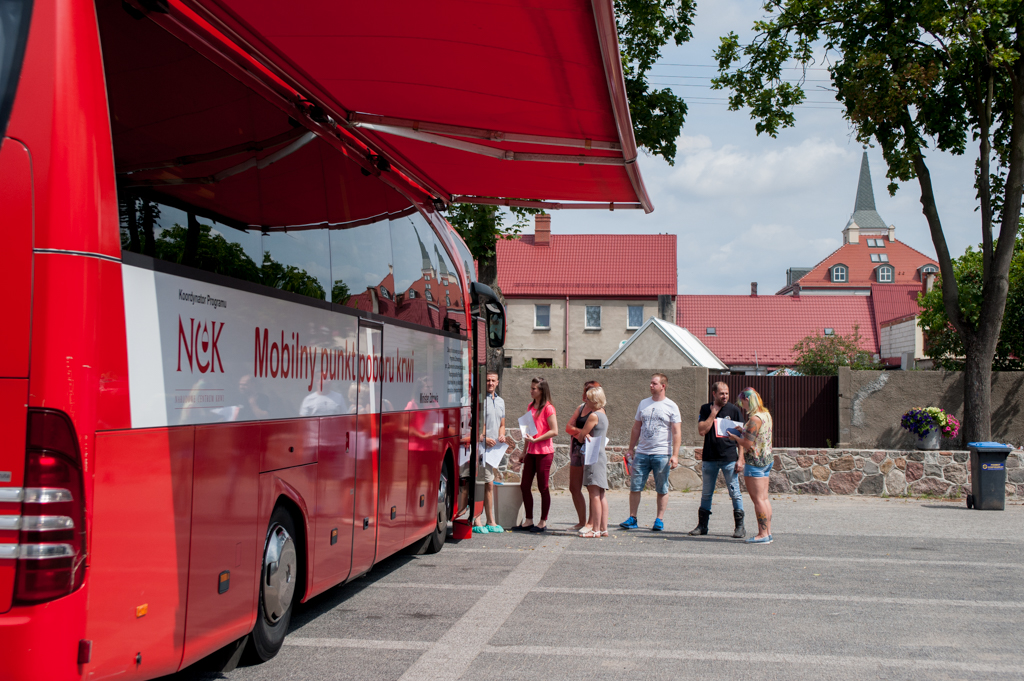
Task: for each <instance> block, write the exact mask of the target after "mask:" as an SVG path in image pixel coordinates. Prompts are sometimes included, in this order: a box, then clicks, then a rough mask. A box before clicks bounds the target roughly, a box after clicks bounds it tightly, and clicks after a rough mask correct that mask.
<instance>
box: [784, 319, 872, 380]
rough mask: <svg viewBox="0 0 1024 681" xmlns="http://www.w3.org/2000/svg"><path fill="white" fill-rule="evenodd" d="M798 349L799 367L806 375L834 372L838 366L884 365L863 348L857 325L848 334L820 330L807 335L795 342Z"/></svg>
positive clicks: (854, 367) (826, 374)
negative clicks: (827, 332) (824, 332)
mask: <svg viewBox="0 0 1024 681" xmlns="http://www.w3.org/2000/svg"><path fill="white" fill-rule="evenodd" d="M793 352H795V353H796V356H797V357H796V370H797V371H799V372H800V373H802V374H804V375H805V376H835V375H836V374H838V373H839V367H850V368H851V369H881V368H882V367H881V365H880V364H879V363H878V362H875V360H874V358H873V357H872V355H871V353H870V352H868V351H867V350H864V349H863V348H861V337H860V330H859V326H858V325H856V324H855V325H854V327H853V333H852V334H850V335H849V336H841V335H839V334H832V335H830V336H822V335H821V334H820V333H819V334H815V335H813V336H807V337H806V338H804V339H803V340H800V341H798V342H797V344H796V345H794V346H793Z"/></svg>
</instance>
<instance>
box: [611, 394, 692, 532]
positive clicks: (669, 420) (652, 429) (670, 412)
mask: <svg viewBox="0 0 1024 681" xmlns="http://www.w3.org/2000/svg"><path fill="white" fill-rule="evenodd" d="M667 387H668V376H666V375H665V374H654V375H653V376H651V396H650V397H648V398H646V399H644V400H643V401H641V402H640V406H639V407H637V410H636V419H635V420H634V421H633V432H632V433H630V436H629V449H628V450H627V451H626V457H627V458H628V459H629V460H630V461H629V467H630V469H631V473H632V475H631V476H630V482H629V519H628V520H626V521H625V522H622V523H619V527H621V528H623V529H627V530H632V529H636V528H637V527H638V526H637V522H636V512H637V509H638V508H640V494H641V492H642V491H643V489H644V485H646V484H647V477H648V476H649V475H650V474H651V473H654V488H655V491H657V493H658V517H657V518H655V520H654V526H653V527H652V528H651V529H652V530H654V531H655V532H660V531H661V530H663V529H665V523H664V522H663V521H662V516H663V515H664V514H665V509H666V508H668V474H669V471H671V470H672V469H674V468H676V467H677V466H678V465H679V444H680V442H681V441H682V426H681V425H680V424H681V423H682V421H683V418H682V416H681V415H680V413H679V407H677V406H676V403H675V402H673V401H672V400H670V399H668V397H667V396H666V395H665V389H666V388H667ZM634 452H635V454H634Z"/></svg>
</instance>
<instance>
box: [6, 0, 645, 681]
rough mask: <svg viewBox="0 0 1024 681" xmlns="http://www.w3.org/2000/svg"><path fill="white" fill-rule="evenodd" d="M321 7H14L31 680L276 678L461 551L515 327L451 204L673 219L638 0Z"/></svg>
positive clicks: (20, 613)
mask: <svg viewBox="0 0 1024 681" xmlns="http://www.w3.org/2000/svg"><path fill="white" fill-rule="evenodd" d="M299 5H301V6H299ZM299 5H296V4H295V3H273V2H267V1H263V0H125V1H121V0H96V1H95V2H93V0H0V142H2V144H0V224H2V226H3V229H2V232H0V234H2V235H3V238H4V242H3V245H4V251H3V256H4V268H5V272H6V274H7V277H6V282H7V283H6V287H5V290H4V295H3V296H0V318H2V319H3V321H4V328H3V333H0V642H2V646H3V650H4V652H5V659H4V662H3V664H2V667H0V669H2V670H3V671H2V672H0V676H2V677H3V678H4V679H16V680H20V679H82V678H89V679H93V678H96V679H99V678H108V677H114V676H117V677H119V678H153V677H156V676H161V675H164V674H167V673H171V672H174V671H176V670H178V669H181V668H183V667H186V666H188V665H191V664H193V663H194V662H196V661H198V660H200V659H202V658H204V657H207V656H210V655H211V654H213V653H219V655H220V656H221V657H222V658H223V660H225V664H227V665H230V664H232V663H233V662H234V661H235V660H237V657H238V655H241V654H246V655H249V656H251V657H253V658H255V659H257V660H259V659H264V660H265V659H268V658H270V657H272V656H273V655H274V654H275V653H276V652H277V650H278V649H279V647H280V646H281V645H282V641H283V639H284V636H285V633H286V632H287V629H288V624H289V619H290V616H291V613H292V610H293V608H294V606H295V604H296V603H297V602H299V601H303V600H306V599H309V598H311V597H313V596H315V595H317V594H319V593H322V592H323V591H325V590H326V589H328V588H330V587H332V586H334V585H337V584H340V583H342V582H344V581H346V580H349V579H353V578H355V577H357V576H359V575H361V574H363V573H365V572H366V571H367V570H369V569H370V568H371V567H372V566H373V565H374V564H375V563H377V562H379V561H380V560H382V559H383V558H385V557H386V556H388V555H391V554H394V553H395V552H397V551H400V550H403V549H407V550H409V551H413V552H432V551H437V550H439V549H440V548H441V547H442V545H443V544H444V541H445V537H446V529H447V528H448V526H449V523H450V522H451V521H452V519H453V518H456V516H457V513H458V512H459V511H460V510H462V509H460V508H458V507H459V505H460V503H465V505H466V506H469V505H471V504H472V503H473V501H472V487H473V485H470V484H467V483H468V482H469V481H470V480H472V477H473V474H474V465H475V464H474V462H475V458H474V457H472V456H471V455H470V452H471V451H472V448H471V447H470V446H469V445H470V443H471V442H474V441H475V440H476V438H477V433H476V432H475V429H476V423H475V421H476V420H475V418H474V415H475V413H476V409H477V406H476V404H477V403H476V400H478V399H479V398H480V397H482V395H481V394H480V393H481V390H480V386H481V385H482V384H483V380H481V379H482V376H481V372H482V369H483V366H484V359H485V355H486V352H485V349H486V346H487V345H492V346H500V345H501V344H502V343H503V337H504V310H503V309H502V307H501V305H500V303H499V302H498V300H497V299H496V298H495V294H494V292H493V291H491V290H490V289H488V288H487V287H486V286H482V285H480V284H479V283H477V282H476V281H475V275H474V265H473V261H472V257H471V255H470V253H469V250H468V249H467V247H466V245H465V243H463V242H462V241H461V240H460V239H459V237H458V236H457V235H456V234H455V233H454V231H453V230H452V228H451V227H450V225H448V224H447V223H446V222H445V220H444V219H443V218H442V217H441V215H440V214H439V210H441V209H443V207H444V206H445V205H446V204H448V203H451V202H454V201H457V200H458V201H462V202H465V203H478V204H495V203H498V204H506V205H509V204H510V205H527V206H536V207H540V208H569V207H573V208H595V207H596V208H603V209H623V208H625V209H643V210H645V211H650V210H651V209H652V208H651V205H650V201H649V199H648V198H647V196H646V193H645V191H644V189H643V183H642V181H641V179H640V175H639V171H638V169H637V166H636V163H635V161H636V156H637V152H636V146H635V142H634V140H633V137H632V125H631V123H630V120H629V110H628V104H627V102H626V99H625V84H624V80H623V76H622V70H621V62H620V58H619V50H618V44H617V42H616V28H615V17H614V13H613V11H612V3H611V0H567V2H565V3H564V4H563V5H559V6H557V7H552V8H550V9H549V8H545V7H539V6H536V5H535V4H533V3H526V2H523V3H520V4H518V5H516V4H515V3H513V4H500V5H486V4H480V5H479V6H478V7H477V8H475V9H474V11H473V12H466V11H465V8H464V7H463V6H462V5H459V6H458V7H453V6H447V5H446V7H447V9H445V8H440V9H438V8H434V7H425V6H424V5H423V4H422V3H416V2H411V1H405V0H400V1H399V2H396V3H390V4H388V5H384V6H377V5H372V4H371V3H347V4H346V3H324V2H318V1H316V0H305V1H303V2H300V3H299ZM382 8H383V9H382ZM375 22H376V23H375ZM385 22H392V23H388V24H387V25H386V26H385ZM495 25H501V26H502V27H503V30H502V31H500V32H498V33H495V31H494V30H493V28H492V27H493V26H495ZM553 36H557V40H555V39H552V37H553ZM425 40H434V41H435V42H434V43H430V44H432V45H435V46H439V48H438V49H420V48H419V47H417V46H420V45H428V43H425V42H423V41H425ZM499 43H500V44H499ZM562 55H570V56H566V57H563V56H562ZM527 71H529V73H531V74H533V75H534V76H535V77H534V78H533V79H532V80H529V81H527V80H526V79H524V74H526V73H527ZM439 82H440V83H443V84H444V85H443V87H442V86H439V85H438V83H439ZM516 87H518V88H519V90H518V91H515V92H513V91H512V89H511V88H516ZM342 100H350V101H351V102H353V104H351V105H348V104H342V103H341V102H342ZM431 112H433V113H432V114H431ZM420 113H424V114H431V115H430V116H422V117H419V116H418V114H420ZM421 118H424V119H426V120H427V121H430V120H433V121H434V122H433V123H430V122H423V121H422V120H421ZM439 119H440V122H439ZM474 123H494V124H496V125H497V124H500V125H503V126H505V127H504V128H501V129H494V128H483V127H473V125H472V124H474ZM474 140H475V141H474ZM567 149H568V152H567ZM534 152H536V153H534ZM517 161H525V163H517ZM510 197H519V198H510ZM544 197H547V198H544ZM548 199H558V201H552V200H548ZM562 201H572V202H574V203H562ZM467 488H468V489H467ZM460 490H466V491H467V492H468V493H465V494H460ZM463 498H466V499H467V501H466V502H462V499H463Z"/></svg>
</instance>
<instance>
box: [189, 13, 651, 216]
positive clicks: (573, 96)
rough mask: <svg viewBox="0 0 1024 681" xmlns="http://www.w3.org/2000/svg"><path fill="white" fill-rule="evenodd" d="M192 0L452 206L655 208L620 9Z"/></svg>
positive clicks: (343, 127)
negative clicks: (637, 136)
mask: <svg viewBox="0 0 1024 681" xmlns="http://www.w3.org/2000/svg"><path fill="white" fill-rule="evenodd" d="M182 1H183V2H184V4H185V6H187V7H188V8H190V9H191V10H194V11H195V12H196V14H197V15H198V17H196V18H197V19H199V20H200V21H201V22H202V23H205V22H209V24H210V25H212V27H213V28H214V29H216V30H217V31H219V32H222V33H223V34H225V35H227V36H228V37H229V38H230V40H231V41H233V42H234V43H236V44H237V45H239V46H240V47H241V48H242V50H244V51H245V52H246V53H247V54H248V55H249V56H251V57H252V58H254V59H255V60H256V61H258V62H259V63H260V64H262V65H263V66H265V67H266V70H267V71H268V74H257V75H256V77H257V78H260V79H262V80H265V81H269V80H277V79H279V81H278V83H279V84H282V85H286V86H287V87H289V88H293V89H294V90H295V91H296V92H297V93H298V95H299V96H300V97H301V98H302V99H303V101H304V103H306V104H307V105H308V108H309V109H310V110H311V111H313V112H315V116H316V117H317V118H318V120H321V121H326V122H327V125H328V126H336V127H337V129H338V137H339V138H340V139H341V140H342V141H343V142H345V141H346V140H349V141H350V140H353V139H354V140H358V142H357V143H356V144H357V145H358V143H362V144H365V145H366V147H368V148H369V151H371V152H374V153H377V154H379V155H381V156H382V157H383V158H385V159H387V160H388V161H389V162H390V165H391V167H392V168H395V169H396V170H398V171H400V172H401V173H402V174H404V175H405V176H407V177H408V178H410V179H411V180H412V181H413V182H414V183H416V184H418V185H420V186H421V187H422V188H424V189H426V191H427V192H429V193H430V194H432V195H433V196H435V197H437V198H439V199H441V200H443V201H454V202H470V203H499V204H504V205H507V204H510V203H511V204H513V205H516V204H517V203H520V202H521V201H522V200H527V201H528V202H530V203H529V205H537V204H535V203H532V202H536V201H542V202H545V203H547V204H548V205H547V207H549V208H583V207H595V208H615V209H620V208H643V209H644V210H645V211H647V212H650V211H651V210H653V207H652V206H651V203H650V199H649V198H648V196H647V193H646V190H645V189H644V186H643V181H642V179H641V177H640V173H639V169H638V168H637V166H636V163H635V162H636V157H637V150H636V143H635V141H634V138H633V131H632V124H631V121H630V117H629V108H628V104H627V102H626V95H625V84H624V81H623V76H622V69H621V62H620V59H619V47H618V39H617V36H616V26H615V17H614V14H613V10H612V3H611V0H593V1H592V2H591V1H590V0H544V1H543V2H539V1H536V0H532V1H531V0H506V1H504V2H490V3H467V2H455V1H452V0H436V1H435V2H431V3H424V2H411V1H409V0H395V1H393V2H384V3H366V2H362V3H353V2H349V3H340V2H324V1H323V0H292V2H287V3H284V2H279V1H277V2H269V1H268V0H182ZM171 7H172V12H173V11H174V10H176V9H178V8H180V7H181V6H180V5H178V2H177V0H174V1H172V3H171ZM185 11H186V12H187V10H185ZM189 14H190V13H189ZM248 70H249V72H250V74H251V73H252V71H253V69H252V68H249V69H248ZM269 73H272V74H273V75H274V77H275V78H270V76H269ZM268 87H270V88H271V89H273V88H275V87H276V86H275V84H274V83H270V85H269V86H268ZM349 143H350V144H351V142H349ZM364 151H365V150H364ZM371 160H372V159H371ZM375 163H376V165H378V166H380V165H381V163H380V162H376V161H375ZM385 167H386V166H385Z"/></svg>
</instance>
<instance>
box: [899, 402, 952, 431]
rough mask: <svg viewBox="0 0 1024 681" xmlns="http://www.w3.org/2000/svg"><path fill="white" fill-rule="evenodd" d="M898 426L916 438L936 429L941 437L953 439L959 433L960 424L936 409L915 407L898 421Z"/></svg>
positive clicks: (950, 415)
mask: <svg viewBox="0 0 1024 681" xmlns="http://www.w3.org/2000/svg"><path fill="white" fill-rule="evenodd" d="M900 426H901V427H902V428H904V429H905V430H909V431H910V432H911V433H913V434H914V435H917V436H918V437H924V436H925V435H927V434H928V433H930V432H931V431H932V428H938V429H939V431H940V432H941V433H942V437H946V438H955V437H956V436H957V435H958V434H959V433H960V422H959V421H957V419H956V417H955V416H953V415H952V414H947V413H946V412H945V411H943V410H942V409H939V408H938V407H916V408H914V409H911V410H910V411H908V412H907V413H906V414H904V415H903V418H902V419H901V420H900Z"/></svg>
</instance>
